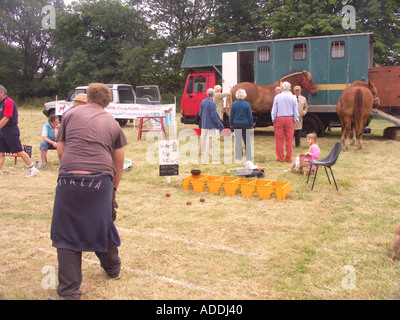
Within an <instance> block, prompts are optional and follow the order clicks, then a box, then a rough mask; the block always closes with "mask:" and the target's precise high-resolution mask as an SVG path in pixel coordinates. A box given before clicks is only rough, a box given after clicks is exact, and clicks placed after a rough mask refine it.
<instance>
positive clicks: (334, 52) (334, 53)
mask: <svg viewBox="0 0 400 320" xmlns="http://www.w3.org/2000/svg"><path fill="white" fill-rule="evenodd" d="M344 55H345V44H344V41H333V42H332V45H331V58H332V59H339V58H344Z"/></svg>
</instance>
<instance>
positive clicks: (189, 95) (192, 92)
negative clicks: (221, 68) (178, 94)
mask: <svg viewBox="0 0 400 320" xmlns="http://www.w3.org/2000/svg"><path fill="white" fill-rule="evenodd" d="M216 84H217V77H216V72H198V73H191V74H189V75H188V77H187V80H186V85H185V91H184V92H183V96H182V100H181V114H182V117H181V122H182V123H185V124H193V123H194V118H195V117H196V114H197V112H199V110H200V103H201V101H203V100H204V99H205V98H207V90H208V89H210V88H214V86H215V85H216Z"/></svg>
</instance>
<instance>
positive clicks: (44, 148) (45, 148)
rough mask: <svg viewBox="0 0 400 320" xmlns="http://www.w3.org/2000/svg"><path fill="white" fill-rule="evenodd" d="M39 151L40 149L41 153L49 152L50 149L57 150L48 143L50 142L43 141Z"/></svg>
mask: <svg viewBox="0 0 400 320" xmlns="http://www.w3.org/2000/svg"><path fill="white" fill-rule="evenodd" d="M39 149H40V151H47V150H49V149H55V148H54V147H53V145H52V144H50V143H48V142H46V141H44V140H43V141H42V142H41V143H40V147H39Z"/></svg>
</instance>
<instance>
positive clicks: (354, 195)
mask: <svg viewBox="0 0 400 320" xmlns="http://www.w3.org/2000/svg"><path fill="white" fill-rule="evenodd" d="M44 121H45V118H44V116H43V114H42V113H41V111H40V110H37V109H24V110H20V129H21V133H22V134H21V140H22V141H23V143H24V144H31V145H32V146H33V147H34V150H33V154H34V156H35V155H36V156H38V157H39V143H40V140H41V137H40V133H41V127H42V125H43V123H44ZM387 126H391V124H390V123H388V122H385V121H383V120H373V121H372V123H371V126H370V127H371V128H372V133H371V134H369V135H365V138H364V146H365V150H362V151H359V150H356V149H355V147H352V148H351V149H350V151H347V152H342V153H341V155H340V156H339V161H338V163H337V164H336V165H335V166H334V168H333V170H334V173H335V177H336V178H337V182H338V186H339V192H336V190H335V187H334V186H333V185H332V186H331V185H329V184H328V182H327V178H326V176H325V174H324V172H323V171H321V172H320V173H319V174H318V178H317V181H316V186H315V188H314V191H313V192H311V191H310V189H311V185H310V184H309V185H307V184H306V179H305V178H304V176H302V175H299V174H296V173H284V172H283V170H284V169H286V168H287V167H288V165H287V164H279V163H276V162H275V147H274V137H273V131H272V128H264V129H258V130H257V131H256V134H255V141H256V146H255V161H254V162H255V163H256V164H257V165H259V166H261V167H266V168H267V169H266V171H265V178H266V179H273V180H279V181H289V182H291V186H292V190H291V194H290V195H289V196H288V197H287V199H286V200H285V201H277V200H276V199H270V200H259V199H258V198H257V197H253V198H249V199H247V198H241V197H240V195H237V196H224V195H211V194H209V193H203V194H199V193H196V192H193V191H183V190H182V178H184V177H186V176H189V175H190V170H191V169H193V168H200V169H201V170H202V171H203V173H205V174H213V175H232V174H231V173H227V172H226V170H227V169H229V168H234V167H235V165H234V164H233V165H232V164H223V163H221V164H217V165H212V164H209V165H201V164H200V165H194V164H185V165H181V166H180V175H179V176H174V177H172V178H171V183H170V184H168V183H167V180H166V178H165V177H159V176H158V165H151V164H148V163H147V161H146V156H145V155H146V151H147V148H148V147H149V146H151V145H152V144H153V142H149V141H146V140H141V141H137V140H136V139H137V129H136V130H134V127H133V124H129V125H128V126H126V127H124V131H125V133H126V136H127V138H128V141H129V145H128V147H127V148H126V156H127V157H128V158H130V159H132V161H133V163H134V166H133V168H132V170H131V171H129V172H126V173H124V177H123V181H122V183H121V185H120V188H119V191H118V203H119V205H120V207H119V210H118V219H117V222H116V225H117V227H118V228H119V231H120V236H121V240H122V246H121V248H120V254H121V258H122V261H123V270H122V279H121V280H119V281H110V280H108V279H107V278H106V276H105V275H104V272H103V271H102V270H101V268H100V266H99V265H98V263H97V260H96V257H95V255H94V254H93V253H85V254H84V258H85V260H84V262H83V274H84V279H83V284H82V287H81V290H82V292H83V296H82V299H392V298H394V297H396V296H398V291H399V278H398V274H399V268H400V264H399V262H392V261H391V260H390V257H391V241H392V236H393V230H394V228H395V226H396V225H397V224H398V223H399V220H400V219H399V209H398V208H399V202H400V197H399V188H398V185H399V181H400V179H399V178H398V168H399V166H400V152H399V142H396V141H386V140H383V138H382V133H383V130H384V128H385V127H387ZM188 127H189V128H191V126H183V125H181V124H179V126H178V131H180V130H182V129H184V128H185V129H187V128H188ZM339 139H340V129H338V128H334V129H332V132H331V133H329V134H327V135H326V136H325V137H324V138H320V139H319V141H318V142H319V145H320V147H321V150H322V154H321V157H324V156H326V155H327V154H328V152H329V151H330V149H331V148H332V146H333V144H334V143H335V142H336V141H338V140H339ZM302 142H303V145H304V146H303V147H302V148H301V150H299V149H295V152H296V153H300V151H303V149H306V146H305V139H302ZM39 158H40V157H39ZM49 162H50V164H49V165H48V167H47V168H46V169H43V170H41V172H40V175H38V176H36V177H34V178H31V179H25V178H24V175H25V173H26V168H25V165H24V164H23V162H22V161H21V160H19V161H18V165H17V166H16V167H15V166H13V161H12V159H7V161H6V164H5V167H4V169H5V170H7V171H9V174H8V175H3V176H2V177H1V179H0V188H1V190H2V201H1V203H0V210H1V215H0V223H1V225H2V228H1V231H0V237H1V242H0V243H1V244H0V255H1V258H0V268H1V270H2V272H1V273H0V298H3V299H46V298H47V296H48V294H49V293H51V292H54V290H45V289H43V287H42V285H41V283H42V280H43V278H44V277H45V275H44V274H42V272H41V270H42V268H43V267H45V266H53V267H54V268H57V257H56V254H55V253H56V251H55V249H54V248H52V246H51V241H50V239H49V229H50V223H51V214H52V205H53V200H54V191H55V185H56V179H57V169H58V167H57V165H56V164H57V163H58V160H57V157H56V153H55V152H54V151H51V152H49ZM167 191H168V192H170V193H171V197H169V198H167V197H165V192H167ZM201 196H203V197H205V199H206V201H205V202H203V203H201V202H199V198H200V197H201ZM187 200H191V201H192V202H193V204H192V205H191V206H187V205H186V201H187ZM346 265H350V266H353V267H354V270H355V276H356V282H355V284H356V288H355V289H353V290H350V289H344V288H343V287H342V279H343V278H344V277H345V276H346V274H345V273H342V268H343V267H344V266H346Z"/></svg>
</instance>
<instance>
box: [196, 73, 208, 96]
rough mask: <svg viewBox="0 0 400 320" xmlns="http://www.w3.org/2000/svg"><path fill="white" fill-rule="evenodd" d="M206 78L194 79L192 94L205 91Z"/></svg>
mask: <svg viewBox="0 0 400 320" xmlns="http://www.w3.org/2000/svg"><path fill="white" fill-rule="evenodd" d="M206 84H207V82H206V78H204V77H202V76H199V77H196V78H195V79H194V88H193V89H194V90H193V93H196V92H204V91H206Z"/></svg>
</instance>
